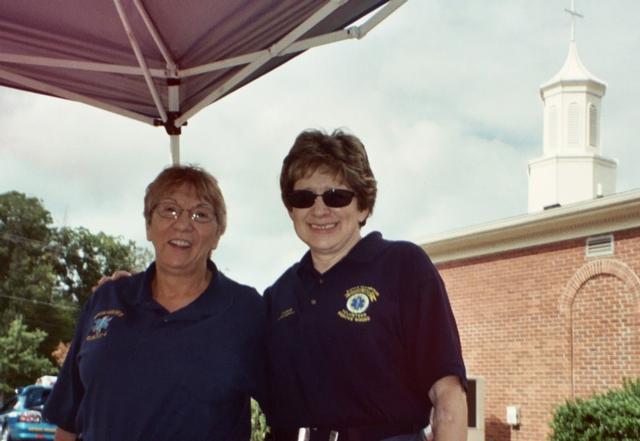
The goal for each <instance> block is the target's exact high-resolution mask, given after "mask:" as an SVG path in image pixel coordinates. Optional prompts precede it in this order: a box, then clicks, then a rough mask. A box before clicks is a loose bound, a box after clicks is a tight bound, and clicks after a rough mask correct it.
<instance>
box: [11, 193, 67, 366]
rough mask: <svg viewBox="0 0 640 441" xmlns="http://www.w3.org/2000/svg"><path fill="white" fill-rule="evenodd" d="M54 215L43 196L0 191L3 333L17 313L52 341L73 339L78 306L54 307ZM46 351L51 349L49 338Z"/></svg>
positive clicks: (44, 352) (60, 305)
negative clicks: (52, 225) (45, 203)
mask: <svg viewBox="0 0 640 441" xmlns="http://www.w3.org/2000/svg"><path fill="white" fill-rule="evenodd" d="M52 234H53V230H52V228H51V214H50V213H49V212H48V211H47V210H46V209H45V208H44V206H43V205H42V202H41V201H40V200H39V199H36V198H32V197H27V196H25V195H24V194H22V193H18V192H15V191H13V192H8V193H4V194H1V195H0V311H2V312H0V333H3V332H7V330H8V326H9V324H10V323H12V321H13V320H14V318H16V317H17V316H21V317H22V321H23V322H24V323H25V324H26V325H27V326H30V327H33V328H40V329H44V330H46V333H47V334H46V335H47V336H48V337H49V338H50V339H51V342H55V341H58V340H66V339H69V338H70V332H69V330H70V328H71V326H72V323H73V321H74V320H75V309H77V305H74V304H72V303H68V304H63V303H62V302H60V304H58V305H57V306H53V305H52V300H53V296H54V293H55V288H56V286H55V285H56V276H55V273H54V270H53V268H54V266H53V265H54V263H55V259H54V257H55V254H54V253H55V249H54V248H53V247H51V237H52ZM43 346H44V351H43V352H42V354H43V355H47V354H48V353H49V352H50V351H49V350H48V347H49V346H50V342H49V341H47V342H45V344H44V345H43Z"/></svg>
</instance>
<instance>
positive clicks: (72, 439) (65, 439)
mask: <svg viewBox="0 0 640 441" xmlns="http://www.w3.org/2000/svg"><path fill="white" fill-rule="evenodd" d="M76 438H77V436H76V434H75V433H71V432H67V431H66V430H62V429H61V428H59V427H58V428H56V437H55V438H54V440H53V441H76Z"/></svg>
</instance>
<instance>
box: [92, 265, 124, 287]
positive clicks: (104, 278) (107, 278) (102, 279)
mask: <svg viewBox="0 0 640 441" xmlns="http://www.w3.org/2000/svg"><path fill="white" fill-rule="evenodd" d="M123 277H131V273H130V272H129V271H124V270H117V271H114V273H113V274H111V275H110V276H102V277H100V280H98V283H96V284H95V285H93V286H92V287H91V292H95V290H96V289H98V288H100V287H101V286H102V285H104V284H105V283H107V282H111V281H114V280H118V279H121V278H123Z"/></svg>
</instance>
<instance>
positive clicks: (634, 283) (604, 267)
mask: <svg viewBox="0 0 640 441" xmlns="http://www.w3.org/2000/svg"><path fill="white" fill-rule="evenodd" d="M599 275H612V276H615V277H617V278H618V279H620V280H622V281H623V282H624V283H626V284H627V286H628V287H629V290H630V291H631V293H632V295H633V296H634V300H635V301H636V303H637V304H638V311H637V312H640V277H638V275H637V274H636V273H635V272H634V271H633V270H632V269H631V268H630V267H629V266H628V265H627V264H626V263H624V262H622V261H620V260H615V259H600V260H592V261H591V262H588V263H585V264H584V265H582V267H581V268H580V269H578V270H577V271H576V272H575V274H574V275H573V277H572V278H571V279H570V280H569V282H568V283H567V284H566V285H565V287H564V289H563V290H562V294H561V295H560V302H559V305H558V309H559V311H560V314H561V315H562V317H563V318H567V315H568V314H570V312H571V305H572V304H573V300H574V299H575V297H576V294H577V293H578V291H579V290H580V287H582V285H584V284H585V283H586V282H587V281H588V280H589V279H591V278H592V277H595V276H599Z"/></svg>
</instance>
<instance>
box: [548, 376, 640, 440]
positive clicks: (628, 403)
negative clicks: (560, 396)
mask: <svg viewBox="0 0 640 441" xmlns="http://www.w3.org/2000/svg"><path fill="white" fill-rule="evenodd" d="M551 428H552V429H553V433H552V435H551V437H550V440H551V441H609V440H611V441H613V440H615V441H637V440H640V380H635V381H626V382H625V384H624V387H623V388H622V389H621V390H612V391H609V392H607V393H605V394H601V395H596V396H594V397H592V398H590V399H588V400H581V399H577V400H575V401H567V402H566V403H565V404H563V405H562V406H559V407H558V408H557V409H556V411H555V414H554V417H553V420H552V421H551Z"/></svg>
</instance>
